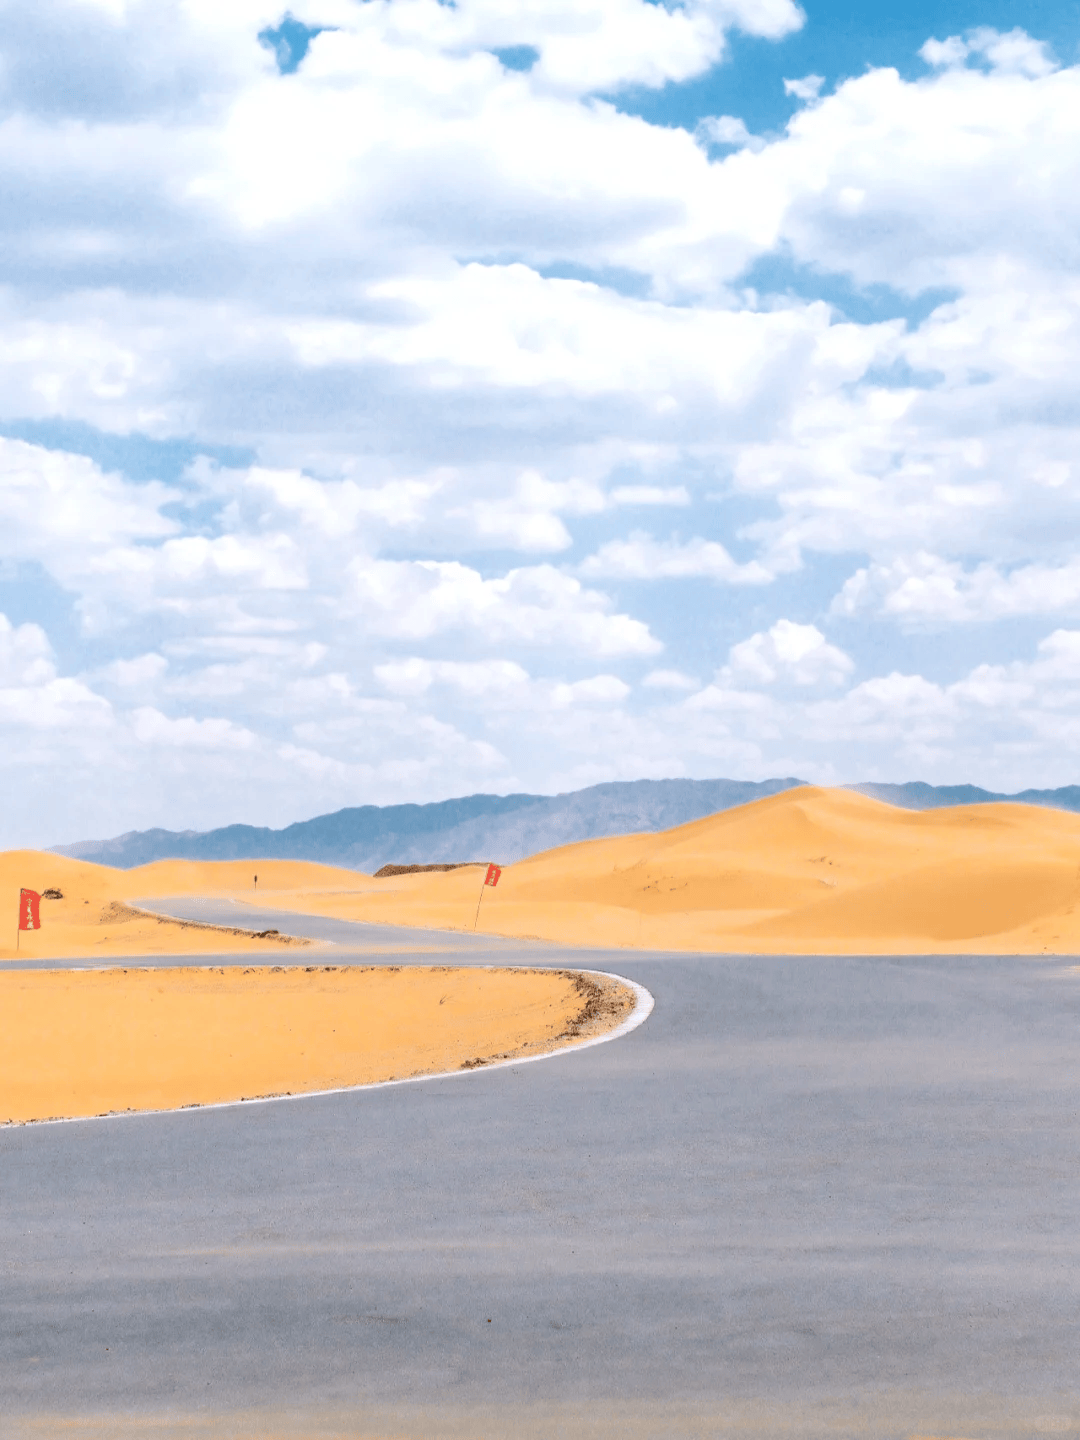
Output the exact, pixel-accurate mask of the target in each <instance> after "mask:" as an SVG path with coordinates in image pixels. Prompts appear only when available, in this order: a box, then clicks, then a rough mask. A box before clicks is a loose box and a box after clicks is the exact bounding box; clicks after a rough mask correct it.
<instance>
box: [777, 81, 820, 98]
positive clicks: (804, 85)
mask: <svg viewBox="0 0 1080 1440" xmlns="http://www.w3.org/2000/svg"><path fill="white" fill-rule="evenodd" d="M824 84H825V76H824V75H804V76H803V77H802V79H801V80H785V81H784V94H785V95H794V96H795V98H796V100H806V101H811V100H816V99H817V98H818V96H819V95H820V93H821V87H822V86H823V85H824Z"/></svg>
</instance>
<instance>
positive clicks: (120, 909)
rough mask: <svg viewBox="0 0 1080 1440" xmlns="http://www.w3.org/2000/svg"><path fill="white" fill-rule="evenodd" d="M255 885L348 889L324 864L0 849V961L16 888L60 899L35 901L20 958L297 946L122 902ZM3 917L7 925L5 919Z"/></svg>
mask: <svg viewBox="0 0 1080 1440" xmlns="http://www.w3.org/2000/svg"><path fill="white" fill-rule="evenodd" d="M256 872H257V873H258V875H259V885H260V889H261V888H262V885H263V883H264V880H265V884H266V887H267V889H273V888H275V887H276V888H277V889H279V890H280V889H288V888H295V887H296V886H310V887H313V888H318V889H328V890H332V889H334V888H335V887H340V886H342V885H346V886H352V887H354V888H355V886H356V883H357V879H358V877H357V875H356V874H355V872H354V871H352V870H334V869H332V868H331V867H329V866H327V865H308V864H304V863H303V862H291V861H290V862H282V861H275V860H262V861H260V862H259V863H258V865H254V866H253V865H252V864H251V863H250V862H249V861H246V860H245V861H227V862H219V863H216V864H215V863H204V862H201V861H189V860H159V861H157V862H156V863H155V864H153V865H144V866H142V868H141V869H138V870H113V869H110V868H109V867H108V866H105V865H90V864H87V863H86V862H85V861H83V860H69V859H66V858H65V857H64V856H61V855H52V854H48V853H44V852H42V851H40V850H8V851H6V852H4V853H3V854H0V905H2V906H3V909H2V910H0V925H3V926H4V928H2V929H0V961H2V960H14V959H15V958H16V933H15V920H16V914H17V908H18V898H19V890H20V889H21V888H23V887H24V886H25V887H26V888H27V889H30V890H36V891H38V893H39V894H41V893H43V892H44V891H46V890H49V889H57V890H59V891H60V892H61V893H62V895H63V899H61V900H48V899H46V900H42V902H41V921H42V928H41V930H40V931H35V932H26V933H24V934H23V935H21V936H20V937H19V945H18V955H19V956H21V958H23V959H26V960H32V959H35V958H36V959H60V958H64V957H67V956H71V957H75V956H85V957H90V958H93V957H95V956H100V957H109V956H125V955H198V954H206V953H208V952H210V953H217V954H219V953H220V952H221V951H223V950H230V951H239V952H247V951H251V952H252V953H253V954H254V953H258V952H261V953H263V954H265V953H266V952H268V951H269V952H271V953H277V952H278V951H281V950H284V949H285V948H286V947H290V948H291V947H292V946H297V945H300V944H302V943H303V942H300V941H291V942H290V941H289V940H288V939H286V938H285V937H278V938H274V937H268V938H263V939H255V938H253V937H252V936H250V935H242V934H239V933H236V934H233V933H230V932H228V931H224V932H223V931H221V930H218V929H211V928H208V927H205V926H198V925H192V924H188V923H181V922H178V921H166V920H158V919H156V918H155V917H153V916H148V915H139V914H137V913H136V912H134V911H132V909H131V908H130V906H129V905H128V901H129V900H131V899H132V898H136V899H147V900H150V899H153V898H155V897H160V896H164V895H242V896H244V898H247V899H250V898H252V896H253V894H254V891H253V888H252V880H253V876H254V874H255V873H256ZM9 916H10V925H8V924H7V917H9Z"/></svg>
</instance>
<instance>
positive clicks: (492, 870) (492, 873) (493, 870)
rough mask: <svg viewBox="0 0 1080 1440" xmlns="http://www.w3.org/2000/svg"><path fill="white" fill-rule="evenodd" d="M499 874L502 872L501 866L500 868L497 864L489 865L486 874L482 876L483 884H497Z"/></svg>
mask: <svg viewBox="0 0 1080 1440" xmlns="http://www.w3.org/2000/svg"><path fill="white" fill-rule="evenodd" d="M501 874H502V868H501V867H500V866H498V865H489V866H488V871H487V874H486V875H485V876H484V884H485V885H497V884H498V883H499V876H500V875H501Z"/></svg>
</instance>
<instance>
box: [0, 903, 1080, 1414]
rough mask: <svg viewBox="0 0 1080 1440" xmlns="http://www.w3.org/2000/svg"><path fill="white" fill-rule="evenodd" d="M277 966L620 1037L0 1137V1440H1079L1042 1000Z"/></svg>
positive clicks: (923, 976)
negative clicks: (436, 982)
mask: <svg viewBox="0 0 1080 1440" xmlns="http://www.w3.org/2000/svg"><path fill="white" fill-rule="evenodd" d="M244 913H245V915H247V916H248V918H249V919H250V923H251V924H252V925H253V926H254V927H255V928H265V927H266V926H275V927H276V928H281V929H284V928H286V927H285V925H284V924H283V923H282V917H281V916H279V915H275V914H272V913H270V912H258V911H255V910H254V909H252V910H251V911H245V912H244ZM236 914H237V912H236V911H235V910H234V911H229V912H223V911H220V910H217V909H213V908H212V907H208V906H206V905H203V906H202V907H201V908H200V909H199V918H215V917H216V918H219V919H228V920H229V921H230V923H232V921H233V920H235V918H236ZM290 928H292V929H293V930H295V931H296V932H298V933H303V932H305V931H306V932H307V933H319V934H321V935H322V936H323V937H324V938H326V937H330V938H334V939H335V940H336V941H337V942H338V947H337V949H336V950H335V951H334V952H333V954H334V959H335V960H336V961H339V962H342V963H346V962H349V961H350V960H355V961H361V962H363V963H370V961H371V958H372V952H373V949H377V948H378V947H379V946H382V947H387V946H391V947H393V953H392V955H391V954H387V955H386V958H387V959H388V960H390V959H392V961H393V963H421V964H423V963H431V961H432V959H433V958H434V959H436V961H437V962H438V963H444V962H445V956H444V954H442V953H435V954H433V952H432V951H431V950H430V949H424V950H417V951H415V952H412V953H411V952H410V951H409V950H408V949H403V948H401V947H406V946H408V945H409V944H410V943H412V941H413V940H414V939H415V936H416V935H417V934H419V935H420V937H421V940H420V943H421V944H423V945H424V946H430V945H432V944H436V945H438V946H445V947H446V953H447V954H449V953H450V952H452V953H453V959H454V962H455V963H478V964H491V963H499V962H501V961H503V960H506V959H510V958H514V959H515V961H516V962H517V961H522V962H524V963H540V964H557V965H560V966H563V965H566V964H567V963H568V962H573V961H576V962H578V963H580V964H582V965H587V966H590V967H593V968H601V969H606V970H614V971H616V972H618V973H621V974H623V975H626V976H628V977H630V978H632V979H634V980H637V981H639V982H640V983H641V984H643V985H645V986H646V987H647V988H648V989H649V990H650V991H651V992H652V993H653V995H654V996H655V999H656V1008H655V1010H654V1011H653V1014H652V1015H651V1017H650V1018H649V1020H648V1021H647V1022H646V1023H645V1025H643V1026H642V1027H641V1028H640V1029H638V1030H636V1031H634V1032H633V1033H632V1034H630V1035H628V1036H626V1037H624V1038H622V1039H620V1040H617V1041H614V1042H612V1043H611V1044H607V1045H601V1046H598V1047H596V1048H594V1049H590V1050H585V1051H582V1052H580V1053H577V1054H574V1053H572V1052H570V1053H564V1054H563V1055H561V1056H558V1057H555V1058H552V1059H550V1060H546V1061H542V1062H539V1063H536V1064H529V1065H522V1066H520V1067H513V1068H510V1069H505V1070H498V1071H491V1072H488V1073H485V1072H483V1071H477V1072H473V1073H470V1074H468V1075H464V1076H460V1077H454V1078H449V1079H443V1080H431V1081H424V1082H420V1083H415V1084H406V1085H401V1086H393V1087H389V1088H382V1089H372V1090H367V1091H358V1092H352V1093H349V1094H342V1095H334V1096H327V1097H320V1098H309V1099H304V1100H299V1101H285V1102H271V1103H268V1104H261V1105H251V1106H245V1107H238V1108H230V1109H221V1110H204V1111H187V1112H181V1113H179V1114H175V1115H165V1116H144V1117H134V1118H116V1119H108V1120H95V1121H89V1122H81V1123H73V1124H63V1125H54V1126H42V1127H24V1128H17V1129H6V1130H2V1131H0V1254H2V1260H0V1267H2V1268H0V1435H3V1436H5V1437H6V1436H12V1437H20V1440H22V1437H29V1436H41V1435H52V1434H56V1435H63V1436H66V1437H72V1436H73V1437H76V1440H82V1437H84V1436H85V1437H89V1436H95V1437H104V1436H114V1435H115V1436H129V1435H130V1436H143V1435H153V1436H174V1435H175V1436H184V1437H196V1436H198V1437H202V1436H211V1435H213V1436H218V1435H222V1436H223V1435H228V1436H248V1435H251V1436H266V1437H270V1436H279V1435H280V1436H290V1437H294V1436H300V1435H304V1436H329V1435H334V1436H356V1437H374V1436H395V1437H400V1436H410V1437H413V1436H415V1437H422V1440H428V1437H433V1440H434V1437H441V1436H446V1437H451V1436H453V1437H480V1436H482V1437H488V1440H497V1437H517V1436H522V1437H537V1440H540V1437H545V1440H546V1437H555V1436H566V1437H616V1436H619V1437H621V1436H627V1437H639V1436H640V1437H654V1436H655V1437H679V1440H682V1437H691V1436H693V1437H699V1436H700V1437H713V1436H717V1437H719V1436H729V1435H730V1436H736V1435H738V1436H749V1435H753V1436H784V1437H789V1436H790V1437H819V1436H821V1437H824V1436H830V1437H855V1436H858V1437H876V1440H892V1437H910V1436H913V1435H921V1436H951V1437H971V1440H979V1437H983V1440H991V1437H999V1436H1008V1437H1024V1440H1027V1437H1032V1436H1038V1435H1043V1434H1066V1435H1067V1434H1070V1433H1072V1434H1077V1435H1080V1044H1078V1041H1080V974H1077V973H1074V968H1073V963H1072V962H1071V961H1063V960H1060V959H1055V958H1048V957H1040V958H1019V959H1018V958H1001V957H991V958H986V957H948V958H899V959H897V958H879V957H875V958H863V957H854V958H852V957H845V958H830V957H824V958H821V957H811V958H807V957H768V956H766V957H763V956H750V957H747V956H718V955H654V954H648V953H643V952H628V951H618V952H595V951H592V952H584V951H583V952H577V951H575V952H567V951H565V950H554V949H551V948H550V947H542V946H535V945H534V946H523V945H521V944H515V943H504V944H500V943H498V942H484V943H482V944H478V945H477V946H476V947H473V946H472V945H471V943H470V942H467V941H463V940H462V938H461V937H443V938H441V939H440V938H439V937H433V936H432V935H430V934H427V933H426V932H412V938H411V939H410V934H409V932H390V931H376V930H375V928H374V927H368V926H364V927H352V926H349V925H347V924H345V923H344V922H319V921H310V920H308V919H304V918H299V917H294V919H293V920H292V921H291V922H290ZM204 958H205V957H204ZM290 958H292V957H290ZM246 959H247V957H245V960H246ZM247 963H250V961H247Z"/></svg>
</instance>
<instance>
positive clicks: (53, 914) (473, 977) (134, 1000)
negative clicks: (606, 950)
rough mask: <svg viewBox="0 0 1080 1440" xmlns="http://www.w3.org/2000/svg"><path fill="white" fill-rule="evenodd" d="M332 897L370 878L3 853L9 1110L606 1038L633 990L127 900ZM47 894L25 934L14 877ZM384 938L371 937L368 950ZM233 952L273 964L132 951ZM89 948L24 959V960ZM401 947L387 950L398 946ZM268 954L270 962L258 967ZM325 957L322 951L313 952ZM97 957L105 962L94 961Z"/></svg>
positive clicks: (364, 1074)
mask: <svg viewBox="0 0 1080 1440" xmlns="http://www.w3.org/2000/svg"><path fill="white" fill-rule="evenodd" d="M256 872H257V873H258V876H259V889H260V891H261V890H262V889H263V887H264V885H265V887H266V888H267V890H268V891H269V892H270V894H271V895H272V896H275V897H276V898H277V901H278V903H280V902H281V898H282V897H289V896H291V895H292V894H294V893H296V892H297V890H298V889H300V890H303V892H304V893H306V894H309V895H310V894H312V893H315V894H319V895H322V896H325V898H326V900H327V903H331V902H333V901H335V900H338V901H340V900H341V899H342V898H347V896H348V895H350V894H353V893H354V892H355V891H356V889H357V887H358V886H360V887H363V886H370V885H372V884H373V883H377V882H373V881H371V879H370V878H369V877H367V876H361V875H357V874H355V873H354V872H353V871H350V870H335V869H333V868H331V867H330V866H325V865H307V864H294V863H285V862H275V861H259V862H258V864H257V865H252V864H251V863H249V862H247V861H245V862H242V863H232V862H229V863H224V864H216V863H211V864H202V863H188V862H186V861H163V862H161V863H159V864H155V865H146V866H143V867H141V868H140V869H137V870H127V871H124V870H113V869H109V868H107V867H105V866H100V865H88V864H85V863H83V862H81V861H78V860H68V859H65V858H63V857H61V856H56V855H48V854H42V853H39V852H37V851H11V852H8V853H7V854H4V855H0V923H3V919H4V916H6V917H7V919H8V921H9V924H10V930H9V932H8V933H7V934H6V935H5V939H6V941H7V943H6V945H5V946H4V947H3V948H0V962H5V961H6V962H7V963H6V965H5V964H2V963H0V1123H2V1122H7V1121H15V1122H18V1121H25V1120H34V1119H50V1118H59V1117H75V1116H86V1115H98V1114H106V1113H109V1112H112V1111H119V1110H155V1109H175V1108H179V1107H181V1106H187V1105H204V1104H210V1103H213V1102H219V1101H229V1100H239V1099H244V1098H251V1097H257V1096H267V1095H278V1094H301V1093H305V1092H310V1091H313V1090H327V1089H335V1088H338V1087H340V1086H352V1085H362V1084H369V1083H371V1082H373V1081H378V1080H390V1079H395V1078H401V1077H404V1076H410V1075H420V1074H435V1073H441V1072H445V1071H448V1070H456V1069H461V1068H474V1067H475V1066H478V1065H481V1064H487V1063H490V1062H491V1061H492V1060H497V1059H505V1058H511V1057H513V1058H519V1057H522V1056H526V1055H530V1054H535V1053H537V1052H538V1051H546V1050H551V1049H558V1048H560V1047H561V1046H563V1045H567V1044H571V1043H573V1042H574V1041H576V1040H579V1039H583V1038H586V1037H588V1036H590V1035H598V1034H603V1033H605V1032H606V1031H608V1030H610V1029H612V1028H613V1027H614V1026H615V1025H617V1024H618V1023H619V1021H620V1020H622V1019H624V1018H625V1017H626V1016H628V1015H629V1014H630V1013H631V1011H632V1010H633V1007H634V996H633V993H632V991H630V989H629V988H628V987H626V986H624V985H621V984H619V983H617V982H613V981H608V980H605V979H603V978H602V977H591V976H582V975H580V974H577V973H571V972H567V971H553V970H546V971H539V972H530V971H524V970H512V969H483V970H476V969H472V970H467V969H457V970H454V969H451V968H450V967H447V966H436V967H409V968H401V967H397V966H394V965H392V964H391V965H386V966H380V967H377V968H374V967H373V968H360V967H348V968H345V967H338V966H335V965H333V964H332V963H328V962H331V961H332V958H333V952H332V951H331V950H330V949H329V947H319V946H312V947H303V946H302V945H301V944H300V943H299V942H291V943H290V942H288V941H287V940H285V939H284V938H283V937H282V938H279V939H277V940H275V939H273V938H261V939H259V938H254V937H253V936H252V935H250V934H245V933H242V932H241V931H238V930H232V931H229V930H221V929H212V928H208V927H205V926H195V925H189V924H182V923H177V922H172V921H159V920H158V919H156V918H154V917H152V916H148V915H145V914H139V913H137V912H136V911H133V910H132V909H131V908H130V905H129V901H131V900H140V899H147V900H149V899H152V898H154V897H161V896H175V895H215V894H217V895H237V896H239V897H241V898H245V899H252V898H254V895H255V892H254V885H253V878H254V875H255V873H256ZM23 887H25V888H27V889H32V890H37V891H38V892H39V893H42V892H44V891H46V890H49V889H55V890H59V891H60V892H61V898H59V899H43V900H42V903H41V920H42V928H41V930H39V931H33V932H26V933H23V934H22V935H21V936H20V941H21V944H20V947H19V950H18V953H16V947H15V934H16V932H15V924H16V919H17V914H18V892H19V890H20V889H21V888H23ZM373 948H376V949H377V948H378V947H373ZM222 951H233V952H237V951H238V952H242V953H249V954H251V956H252V958H253V959H255V958H258V959H260V960H261V961H262V962H263V963H261V964H258V965H242V966H234V967H221V966H216V967H213V966H203V967H202V968H196V967H195V966H194V965H185V966H181V967H177V968H169V969H149V968H143V969H140V968H138V967H137V966H131V967H128V966H120V965H117V964H116V962H117V961H118V960H122V959H123V958H124V957H128V956H136V955H144V956H154V955H178V956H182V955H191V956H192V957H193V958H196V957H198V956H199V955H203V956H205V955H206V954H207V952H222ZM68 957H70V958H76V957H78V958H80V959H89V960H90V961H91V962H93V964H94V967H95V968H92V969H80V970H71V969H61V968H56V969H49V970H28V969H25V968H16V967H15V966H14V965H13V964H12V962H13V961H15V960H21V961H33V960H43V959H60V960H63V959H65V958H68ZM390 958H391V959H392V956H391V957H390ZM267 960H269V961H270V963H269V964H268V963H265V962H266V961H267ZM312 960H317V962H318V963H311V961H312ZM98 967H102V968H98Z"/></svg>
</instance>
